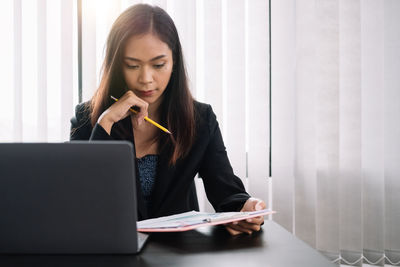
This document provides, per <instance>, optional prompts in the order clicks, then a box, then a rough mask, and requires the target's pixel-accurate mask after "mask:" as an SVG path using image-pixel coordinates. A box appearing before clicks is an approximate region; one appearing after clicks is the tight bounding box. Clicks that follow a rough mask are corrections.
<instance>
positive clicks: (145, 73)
mask: <svg viewBox="0 0 400 267" xmlns="http://www.w3.org/2000/svg"><path fill="white" fill-rule="evenodd" d="M139 82H141V83H151V82H153V73H152V71H151V70H150V69H149V68H148V67H143V68H142V69H141V70H140V75H139Z"/></svg>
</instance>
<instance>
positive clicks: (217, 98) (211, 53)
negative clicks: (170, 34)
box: [199, 0, 223, 131]
mask: <svg viewBox="0 0 400 267" xmlns="http://www.w3.org/2000/svg"><path fill="white" fill-rule="evenodd" d="M221 14H222V6H221V1H214V0H205V1H204V18H203V21H204V40H205V41H204V53H203V55H204V56H203V62H204V63H203V70H204V71H203V73H204V76H203V77H199V79H201V78H203V79H204V82H203V86H204V87H203V88H202V89H203V91H204V99H202V100H201V101H205V102H206V103H209V104H210V105H211V106H212V108H213V110H214V113H215V114H216V115H217V119H218V121H219V123H220V127H222V125H221V124H222V123H223V114H222V109H223V107H222V105H223V100H222V97H223V96H222V75H221V74H222V19H221ZM199 41H201V40H199ZM199 60H201V59H200V58H199ZM199 90H201V89H200V88H199ZM221 131H222V129H221Z"/></svg>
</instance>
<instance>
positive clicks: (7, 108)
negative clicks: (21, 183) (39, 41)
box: [0, 0, 16, 142]
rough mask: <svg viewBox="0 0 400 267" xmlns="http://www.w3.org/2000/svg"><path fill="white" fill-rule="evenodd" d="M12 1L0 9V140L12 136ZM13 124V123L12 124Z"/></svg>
mask: <svg viewBox="0 0 400 267" xmlns="http://www.w3.org/2000/svg"><path fill="white" fill-rule="evenodd" d="M14 4H15V3H14V1H12V0H7V1H3V2H2V8H1V10H0V25H2V26H3V27H0V36H2V40H3V41H2V42H1V43H0V58H1V59H2V64H1V65H0V78H1V81H2V86H1V87H0V95H2V96H4V98H5V101H3V102H2V105H0V129H7V130H3V131H1V132H0V140H1V142H12V141H13V137H14V128H13V127H14V125H15V124H14V104H15V95H16V93H15V92H14V90H10V89H11V88H13V87H14V82H15V80H14V71H15V69H14V68H15V66H14V68H13V67H12V66H13V65H14V59H15V57H14V56H15V50H14V49H15V48H14V12H13V11H14ZM13 124H14V125H13Z"/></svg>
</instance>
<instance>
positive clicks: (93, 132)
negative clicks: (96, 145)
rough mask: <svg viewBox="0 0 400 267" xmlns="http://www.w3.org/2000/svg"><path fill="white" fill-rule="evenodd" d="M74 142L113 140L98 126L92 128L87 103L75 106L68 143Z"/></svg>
mask: <svg viewBox="0 0 400 267" xmlns="http://www.w3.org/2000/svg"><path fill="white" fill-rule="evenodd" d="M75 140H90V141H92V140H114V139H113V138H112V137H111V136H110V135H109V134H108V133H107V132H106V131H105V130H104V129H103V127H101V125H100V124H98V123H96V124H95V125H94V127H92V124H91V122H90V109H89V106H88V102H86V103H81V104H79V105H77V106H76V107H75V117H72V118H71V131H70V141H75Z"/></svg>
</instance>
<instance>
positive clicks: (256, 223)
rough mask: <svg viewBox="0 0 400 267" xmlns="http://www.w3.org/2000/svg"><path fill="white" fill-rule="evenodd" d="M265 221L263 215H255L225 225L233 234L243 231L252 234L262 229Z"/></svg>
mask: <svg viewBox="0 0 400 267" xmlns="http://www.w3.org/2000/svg"><path fill="white" fill-rule="evenodd" d="M263 222H264V218H263V217H255V218H251V219H246V220H243V221H237V222H232V223H229V224H226V225H225V227H226V229H227V230H228V232H229V233H230V234H231V235H238V234H241V233H246V234H249V235H250V234H252V233H253V232H258V231H260V230H261V223H263Z"/></svg>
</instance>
